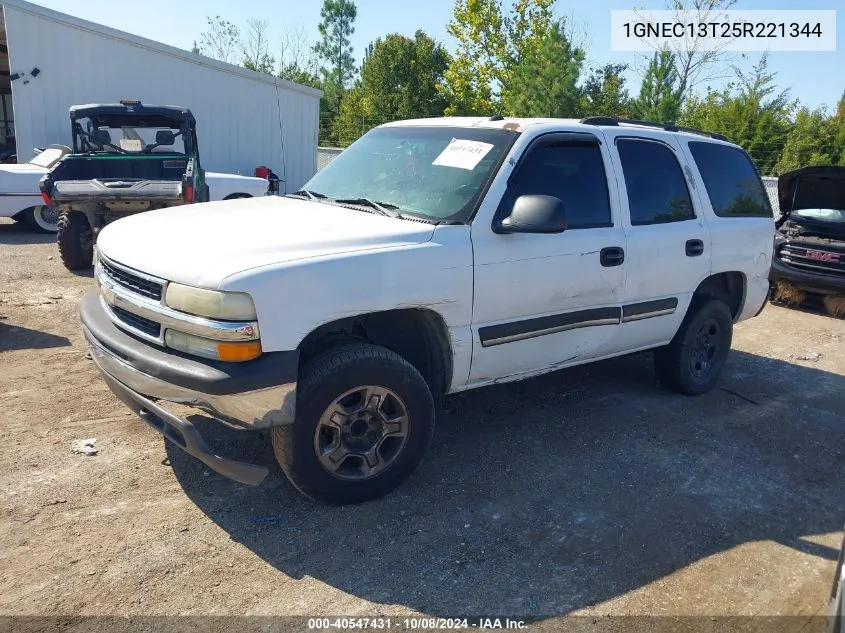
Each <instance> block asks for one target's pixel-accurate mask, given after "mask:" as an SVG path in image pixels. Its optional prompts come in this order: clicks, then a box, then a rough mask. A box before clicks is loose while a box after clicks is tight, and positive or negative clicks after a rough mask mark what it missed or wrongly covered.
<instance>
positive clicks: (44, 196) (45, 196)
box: [41, 191, 53, 207]
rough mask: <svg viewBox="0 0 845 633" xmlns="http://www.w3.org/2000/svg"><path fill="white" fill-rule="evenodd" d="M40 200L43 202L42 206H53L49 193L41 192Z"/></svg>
mask: <svg viewBox="0 0 845 633" xmlns="http://www.w3.org/2000/svg"><path fill="white" fill-rule="evenodd" d="M41 199H42V200H43V201H44V204H46V205H47V206H48V207H49V206H50V205H51V204H53V201H52V200H50V194H49V193H47V192H46V191H42V192H41Z"/></svg>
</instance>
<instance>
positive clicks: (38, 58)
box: [0, 0, 322, 191]
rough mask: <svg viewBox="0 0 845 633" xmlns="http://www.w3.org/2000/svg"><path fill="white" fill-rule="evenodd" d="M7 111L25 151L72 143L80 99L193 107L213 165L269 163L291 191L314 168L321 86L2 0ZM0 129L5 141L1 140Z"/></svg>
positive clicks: (249, 167)
mask: <svg viewBox="0 0 845 633" xmlns="http://www.w3.org/2000/svg"><path fill="white" fill-rule="evenodd" d="M0 8H2V16H0V18H2V19H0V26H2V30H0V120H2V122H3V125H5V126H6V128H7V134H8V132H10V131H12V130H14V135H15V140H16V144H17V150H18V160H19V161H26V160H28V159H29V158H30V155H31V151H32V148H34V147H43V146H45V145H49V144H52V143H61V144H64V145H68V144H70V122H69V119H68V109H69V108H70V106H71V105H74V104H83V103H116V102H118V101H119V100H120V99H139V100H141V102H142V103H148V104H151V105H153V104H154V105H180V106H186V107H188V108H190V110H191V111H192V112H193V113H194V116H195V117H196V119H197V134H198V137H199V149H200V156H201V158H202V163H203V167H205V169H207V170H209V171H218V172H231V173H240V174H244V175H252V174H253V171H254V169H255V167H257V166H259V165H267V166H268V167H270V168H271V169H273V171H274V172H275V173H276V174H278V176H279V177H280V178H281V179H282V180H283V181H284V182H283V183H282V189H283V191H284V190H287V191H293V190H295V189H296V188H299V187H300V186H301V185H302V184H304V183H305V181H306V180H308V179H309V178H310V177H311V176H312V175H313V174H314V173H315V172H316V171H317V133H318V127H319V110H320V96H321V94H322V93H321V92H320V91H319V90H315V89H314V88H310V87H308V86H302V85H299V84H295V83H291V82H288V81H284V80H282V79H276V78H274V77H272V76H270V75H266V74H262V73H257V72H253V71H251V70H247V69H245V68H242V67H239V66H233V65H231V64H225V63H223V62H219V61H217V60H213V59H210V58H207V57H203V56H201V55H197V54H194V53H191V52H190V51H183V50H180V49H178V48H174V47H172V46H167V45H165V44H161V43H158V42H154V41H152V40H148V39H144V38H142V37H137V36H134V35H130V34H128V33H124V32H122V31H118V30H115V29H111V28H108V27H105V26H101V25H99V24H94V23H92V22H87V21H85V20H80V19H78V18H75V17H72V16H70V15H66V14H64V13H59V12H57V11H52V10H50V9H46V8H44V7H41V6H38V5H35V4H31V3H29V2H24V1H23V0H0ZM3 140H4V139H3V138H0V144H1V143H2V142H3Z"/></svg>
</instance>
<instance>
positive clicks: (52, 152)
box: [29, 147, 65, 169]
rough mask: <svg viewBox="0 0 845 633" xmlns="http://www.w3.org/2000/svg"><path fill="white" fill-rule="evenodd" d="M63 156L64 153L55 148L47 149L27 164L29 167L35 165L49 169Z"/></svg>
mask: <svg viewBox="0 0 845 633" xmlns="http://www.w3.org/2000/svg"><path fill="white" fill-rule="evenodd" d="M64 155H65V152H64V151H63V150H61V149H58V148H56V147H49V148H47V149H45V150H44V151H43V152H41V153H40V154H37V155H36V156H35V157H33V159H32V160H31V161H29V162H30V164H31V165H35V166H37V167H44V168H45V169H50V168H51V167H52V166H53V165H55V164H56V163H57V162H58V161H59V159H60V158H61V157H62V156H64Z"/></svg>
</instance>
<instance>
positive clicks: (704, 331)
mask: <svg viewBox="0 0 845 633" xmlns="http://www.w3.org/2000/svg"><path fill="white" fill-rule="evenodd" d="M721 352H722V327H721V325H719V321H718V320H716V319H715V318H710V319H707V320H706V321H705V322H704V324H703V325H702V326H701V327H700V328H699V329H698V332H697V333H696V335H695V339H693V343H692V350H691V352H690V361H689V365H690V373H692V375H693V376H695V377H696V378H707V377H709V375H710V374H711V372H712V371H713V367H714V365H715V363H716V362H717V361H718V359H719V355H720V354H721Z"/></svg>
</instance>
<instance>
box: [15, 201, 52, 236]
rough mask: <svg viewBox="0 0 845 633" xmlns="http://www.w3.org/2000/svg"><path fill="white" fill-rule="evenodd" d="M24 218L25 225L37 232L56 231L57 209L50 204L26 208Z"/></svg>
mask: <svg viewBox="0 0 845 633" xmlns="http://www.w3.org/2000/svg"><path fill="white" fill-rule="evenodd" d="M24 218H25V221H26V223H27V225H29V226H30V227H31V228H32V229H34V230H35V231H38V232H39V233H57V232H58V230H59V211H58V209H56V207H54V206H52V205H51V206H47V205H43V204H41V205H38V206H37V207H32V208H31V209H27V211H26V215H25V216H24Z"/></svg>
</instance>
